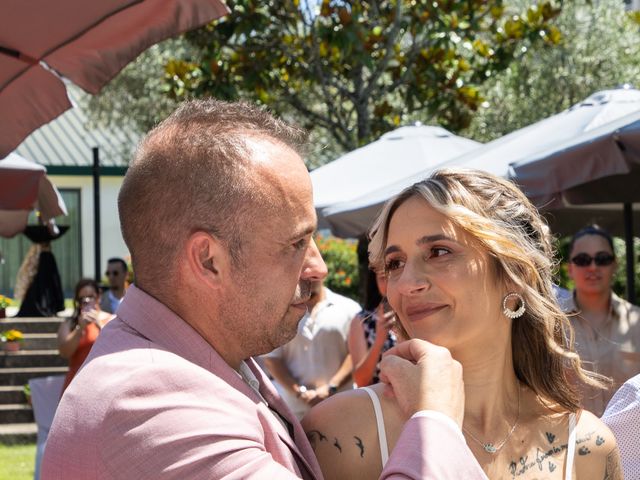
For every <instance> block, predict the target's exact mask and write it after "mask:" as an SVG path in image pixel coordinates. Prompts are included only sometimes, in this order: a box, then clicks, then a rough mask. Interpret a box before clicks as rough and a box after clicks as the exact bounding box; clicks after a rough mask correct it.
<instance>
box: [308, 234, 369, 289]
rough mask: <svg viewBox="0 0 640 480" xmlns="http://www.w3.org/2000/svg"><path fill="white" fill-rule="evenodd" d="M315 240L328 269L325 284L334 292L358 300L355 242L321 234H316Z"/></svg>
mask: <svg viewBox="0 0 640 480" xmlns="http://www.w3.org/2000/svg"><path fill="white" fill-rule="evenodd" d="M315 241H316V244H317V245H318V249H319V250H320V254H321V255H322V258H323V259H324V262H325V263H326V264H327V269H328V270H329V274H328V275H327V279H326V280H325V285H326V286H327V287H328V288H329V289H330V290H332V291H334V292H336V293H339V294H341V295H344V296H346V297H349V298H352V299H354V300H355V301H358V283H359V276H358V255H357V252H356V248H357V242H356V241H355V240H343V239H341V238H336V237H334V236H332V235H322V234H316V237H315Z"/></svg>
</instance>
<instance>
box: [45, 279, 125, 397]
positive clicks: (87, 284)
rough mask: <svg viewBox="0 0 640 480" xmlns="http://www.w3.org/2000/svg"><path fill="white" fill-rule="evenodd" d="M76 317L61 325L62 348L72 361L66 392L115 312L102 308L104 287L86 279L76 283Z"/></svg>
mask: <svg viewBox="0 0 640 480" xmlns="http://www.w3.org/2000/svg"><path fill="white" fill-rule="evenodd" d="M74 306H75V310H74V313H73V316H72V317H70V318H68V319H67V320H65V321H64V322H62V323H61V324H60V328H58V351H59V352H60V356H61V357H62V358H66V359H68V360H69V371H68V372H67V377H66V378H65V381H64V387H63V389H62V391H63V392H64V390H65V389H66V388H67V386H68V385H69V384H70V383H71V380H73V377H74V376H75V375H76V373H77V372H78V370H79V369H80V366H82V364H83V362H84V360H85V359H86V358H87V355H89V351H90V350H91V347H92V346H93V344H94V342H95V341H96V339H97V338H98V334H99V333H100V330H101V329H102V327H103V326H104V325H105V324H106V323H107V322H108V321H109V320H111V319H112V318H113V315H112V314H110V313H107V312H103V311H101V310H100V288H99V287H98V284H97V283H96V282H95V280H92V279H90V278H83V279H82V280H80V281H79V282H78V283H77V284H76V288H75V295H74Z"/></svg>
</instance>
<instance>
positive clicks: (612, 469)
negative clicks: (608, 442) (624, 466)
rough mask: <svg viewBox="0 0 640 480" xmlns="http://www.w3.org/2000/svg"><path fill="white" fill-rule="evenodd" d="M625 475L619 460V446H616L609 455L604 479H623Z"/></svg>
mask: <svg viewBox="0 0 640 480" xmlns="http://www.w3.org/2000/svg"><path fill="white" fill-rule="evenodd" d="M623 478H624V477H623V475H622V471H621V469H620V462H619V461H618V448H614V449H613V450H611V452H609V455H607V463H606V465H605V467H604V480H622V479H623Z"/></svg>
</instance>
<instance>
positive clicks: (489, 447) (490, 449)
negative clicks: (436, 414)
mask: <svg viewBox="0 0 640 480" xmlns="http://www.w3.org/2000/svg"><path fill="white" fill-rule="evenodd" d="M518 420H520V386H518V414H517V416H516V421H515V422H514V423H513V425H512V426H511V428H510V429H509V433H507V436H506V437H504V438H503V439H502V441H501V442H500V443H498V444H497V445H494V444H493V442H487V443H485V442H483V441H481V440H478V438H476V436H475V435H474V434H473V433H471V432H470V431H469V430H467V429H466V428H464V425H463V426H462V430H464V431H465V433H466V434H467V435H469V436H470V437H471V439H472V440H475V441H476V442H477V443H478V444H479V445H480V446H481V447H482V448H483V449H484V451H485V452H487V453H490V454H492V455H493V454H494V453H497V452H498V451H499V450H500V449H501V448H502V447H504V444H505V443H507V440H509V438H510V437H511V434H512V433H513V432H514V431H515V429H516V427H517V426H518Z"/></svg>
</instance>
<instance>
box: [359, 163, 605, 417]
mask: <svg viewBox="0 0 640 480" xmlns="http://www.w3.org/2000/svg"><path fill="white" fill-rule="evenodd" d="M412 197H419V198H422V199H424V200H425V201H426V202H427V203H428V204H429V205H430V206H431V207H432V208H434V209H435V210H437V211H438V212H440V213H442V214H444V215H446V216H447V217H448V218H449V219H450V220H451V221H452V222H453V223H454V224H455V225H456V226H457V227H459V228H461V229H462V230H464V231H465V232H467V233H468V234H470V235H471V236H472V237H473V238H475V239H476V241H477V243H478V244H479V247H480V248H481V249H483V250H485V251H486V252H488V254H489V256H490V258H492V259H493V262H494V265H495V271H496V272H497V275H498V278H499V280H500V281H501V282H502V283H503V285H504V286H505V288H506V287H507V286H508V285H510V286H512V287H514V288H515V289H516V290H518V291H519V292H520V293H521V295H522V296H523V297H524V301H525V304H526V313H525V314H524V315H523V316H522V317H520V318H518V319H515V320H513V322H512V326H511V333H512V345H511V350H512V355H513V364H514V369H515V373H516V376H517V377H518V379H519V380H520V381H521V382H522V383H524V384H525V385H527V386H528V387H529V388H531V389H532V390H533V391H534V392H535V393H536V394H537V395H538V396H539V397H540V398H541V399H543V400H544V401H546V402H549V403H556V404H558V405H559V406H561V407H564V408H566V409H567V410H569V411H576V410H577V409H578V408H579V406H580V398H579V394H578V393H577V388H576V385H574V384H573V383H572V382H571V381H570V378H572V377H576V378H577V379H578V380H579V381H582V382H584V383H586V384H588V385H594V386H600V387H602V386H603V385H604V384H605V383H606V379H605V378H604V377H602V376H599V375H597V374H594V373H592V372H588V371H586V370H584V369H583V368H582V367H581V365H580V358H579V357H578V355H577V354H576V353H575V351H574V349H573V329H572V327H571V325H570V324H569V320H568V319H567V317H566V315H565V314H564V313H563V312H562V310H561V309H560V307H559V306H558V303H557V301H556V299H555V295H554V292H553V282H552V279H553V271H554V269H555V267H556V264H555V262H554V250H553V246H552V244H551V238H550V236H549V235H548V227H547V225H546V223H545V221H544V220H543V218H542V217H541V216H540V214H539V213H538V211H537V209H536V208H535V207H534V206H533V205H532V204H531V202H529V200H528V199H527V197H526V196H525V195H524V194H523V193H522V192H521V191H520V190H519V189H518V188H517V187H516V186H515V185H514V184H513V183H511V182H509V181H507V180H504V179H502V178H499V177H496V176H494V175H491V174H489V173H486V172H482V171H477V170H464V169H443V170H439V171H436V172H434V173H433V174H432V175H431V176H430V177H428V178H427V179H425V180H423V181H421V182H418V183H416V184H414V185H412V186H411V187H408V188H406V189H405V190H404V191H402V192H401V193H400V194H399V195H398V196H396V197H395V198H393V199H391V200H390V201H389V202H387V204H386V205H385V207H384V209H383V210H382V213H381V214H380V216H379V217H378V219H377V220H376V222H375V223H374V225H373V227H372V229H371V232H370V238H371V241H370V244H369V261H370V263H371V265H372V266H373V267H374V268H381V267H382V265H383V252H384V249H385V248H386V243H387V235H388V229H389V222H390V221H391V217H392V216H393V214H394V212H395V211H396V210H397V209H398V207H399V206H400V205H402V204H403V203H404V202H405V201H406V200H408V199H409V198H412Z"/></svg>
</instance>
